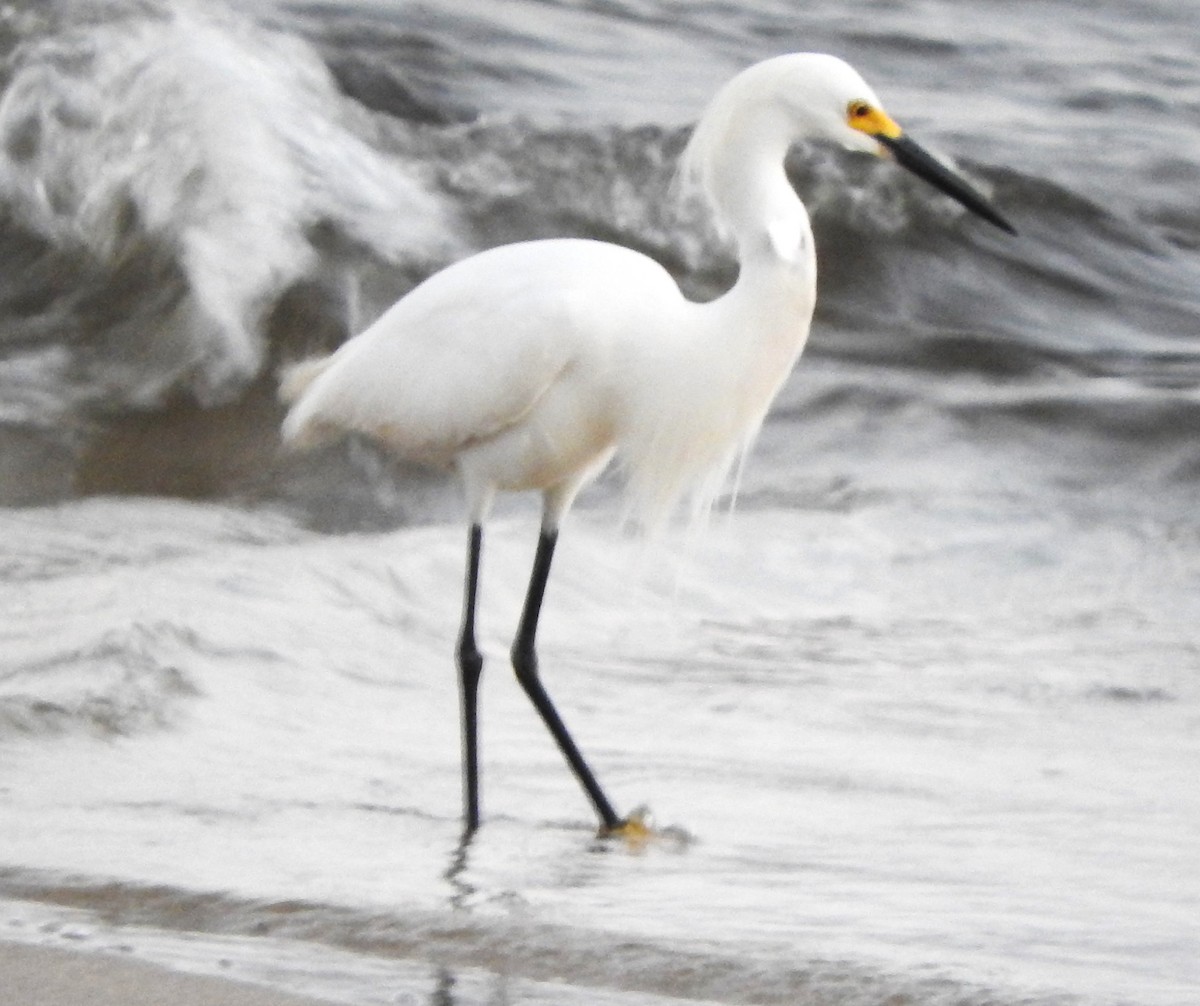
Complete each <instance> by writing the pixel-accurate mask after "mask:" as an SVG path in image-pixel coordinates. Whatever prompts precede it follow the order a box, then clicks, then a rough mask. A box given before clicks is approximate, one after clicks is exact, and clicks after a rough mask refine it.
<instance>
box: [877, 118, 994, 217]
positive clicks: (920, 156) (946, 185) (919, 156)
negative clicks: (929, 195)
mask: <svg viewBox="0 0 1200 1006" xmlns="http://www.w3.org/2000/svg"><path fill="white" fill-rule="evenodd" d="M875 139H877V140H878V141H879V142H880V143H882V144H883V145H884V146H885V147H887V149H888V150H890V151H891V153H892V156H893V157H894V158H895V159H896V163H898V164H899V165H901V167H905V168H908V170H909V171H911V172H912V173H913V174H914V175H917V176H918V177H919V178H924V179H925V181H927V182H929V184H930V185H932V186H934V188H937V189H940V190H941V191H942V192H944V193H946V195H948V196H949V197H950V198H951V199H954V200H957V201H958V202H959V203H961V204H962V205H963V206H965V207H966V208H967V209H969V210H970V211H971V212H972V213H975V214H978V215H979V216H981V217H983V219H984V220H986V221H988V223H991V224H995V225H996V226H997V227H999V228H1000V229H1001V230H1002V231H1007V232H1008V233H1009V234H1016V233H1017V229H1016V228H1015V227H1013V225H1012V224H1010V223H1009V222H1008V221H1007V220H1005V219H1004V217H1002V216H1001V215H1000V214H999V213H998V212H996V209H995V208H994V207H993V206H992V204H991V203H989V202H988V201H987V199H985V198H984V197H983V195H982V194H981V193H979V192H978V191H976V190H975V189H974V188H973V187H972V186H971V185H970V184H969V183H968V182H967V181H966V180H965V179H963V178H960V177H959V176H958V175H956V174H955V173H954V172H953V171H951V170H950V169H949V168H948V167H946V165H944V164H943V163H942V162H941V161H939V160H938V159H937V158H935V157H934V156H933V155H932V154H930V153H929V152H928V151H927V150H925V149H924V148H923V147H922V146H920V144H918V143H915V142H914V141H912V140H910V139H909V138H908V137H907V136H896V137H892V136H884V135H883V134H882V133H879V134H876V135H875Z"/></svg>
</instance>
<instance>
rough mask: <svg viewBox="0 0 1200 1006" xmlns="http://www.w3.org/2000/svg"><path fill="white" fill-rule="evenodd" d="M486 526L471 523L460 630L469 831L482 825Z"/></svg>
mask: <svg viewBox="0 0 1200 1006" xmlns="http://www.w3.org/2000/svg"><path fill="white" fill-rule="evenodd" d="M482 547H483V529H482V528H481V527H480V526H479V525H478V524H473V525H471V538H470V544H469V546H468V550H467V576H466V585H465V586H464V588H463V620H462V629H461V630H460V631H459V634H458V650H457V656H458V684H459V691H460V694H461V697H462V738H463V804H464V818H465V820H464V824H465V827H466V831H467V833H468V834H469V833H471V832H473V831H475V829H476V828H478V827H479V715H478V705H479V676H480V674H482V673H483V654H481V653H480V652H479V647H478V646H476V645H475V597H476V594H477V592H478V589H479V554H480V551H481V550H482Z"/></svg>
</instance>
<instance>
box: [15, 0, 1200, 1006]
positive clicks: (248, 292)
mask: <svg viewBox="0 0 1200 1006" xmlns="http://www.w3.org/2000/svg"><path fill="white" fill-rule="evenodd" d="M1197 27H1200V24H1198V23H1197V21H1196V14H1195V11H1193V10H1192V9H1191V7H1190V6H1188V5H1186V4H1182V5H1181V4H1177V3H1166V2H1162V0H1151V2H1147V3H1144V4H1141V5H1139V6H1138V7H1136V8H1130V7H1129V6H1128V5H1125V4H1117V3H1110V2H1100V3H1097V2H1092V3H1089V4H1082V3H1078V2H1067V0H1047V2H1041V3H1038V4H1025V5H1010V6H1007V7H997V6H996V5H994V4H984V3H981V2H974V0H969V2H967V3H965V4H964V3H955V4H950V3H945V2H937V0H933V2H921V0H869V2H864V3H859V4H856V5H853V6H848V5H847V6H842V5H810V6H807V7H805V6H803V5H796V4H790V3H781V2H776V0H747V2H740V3H722V2H713V3H704V4H697V3H683V2H669V0H626V2H571V0H537V2H534V0H527V2H515V0H504V2H500V3H495V4H490V5H477V4H468V3H455V2H449V0H440V2H426V3H421V4H409V3H401V2H384V0H326V2H311V3H300V2H285V0H252V2H243V3H240V4H226V3H224V2H210V3H206V4H191V3H186V2H182V0H90V2H85V0H52V2H44V0H26V2H18V3H6V4H3V5H0V54H2V56H3V70H2V76H0V85H2V88H3V92H2V95H0V249H2V251H3V262H4V268H3V270H0V501H3V503H4V504H5V506H6V509H4V510H3V511H0V527H2V529H3V533H2V535H0V571H2V574H3V575H2V577H0V592H2V596H3V610H4V611H5V612H6V614H7V617H6V618H5V619H4V621H3V624H2V625H0V808H2V811H0V894H2V895H3V896H4V897H5V898H6V899H7V900H6V901H4V902H3V911H0V920H2V921H0V938H8V939H17V940H28V941H34V942H56V941H62V940H68V941H70V942H71V943H72V944H73V945H77V946H81V947H85V948H91V949H95V950H98V951H99V950H107V951H110V952H118V951H120V952H126V953H134V954H139V955H142V956H145V957H148V958H150V959H159V960H164V961H167V962H168V963H171V964H172V965H173V966H177V967H183V968H193V969H199V970H210V971H221V972H222V973H232V974H236V975H239V976H243V977H250V978H252V979H253V980H256V981H262V982H266V983H268V984H273V985H278V986H280V987H287V988H292V989H296V990H299V991H307V992H311V993H319V994H322V995H326V996H328V997H330V998H333V999H335V1000H337V1001H344V1002H347V1003H395V1002H421V1003H424V1002H429V1003H439V1004H443V1006H445V1004H446V1003H454V1004H458V1006H466V1004H471V1003H489V1004H490V1003H510V1002H511V1003H518V1002H519V1003H534V1002H543V1001H545V1002H557V1003H573V1002H578V1003H608V1002H612V1003H614V1004H642V1006H654V1004H657V1003H659V1002H670V1001H679V1000H684V1001H714V1002H728V1003H829V1004H838V1006H842V1004H859V1003H863V1004H866V1003H901V1002H921V1003H972V1004H974V1003H978V1004H983V1003H1005V1004H1007V1003H1018V1002H1019V1003H1058V1002H1087V1003H1101V1004H1116V1003H1130V1004H1139V1006H1142V1004H1144V1006H1165V1004H1179V1006H1182V1004H1184V1003H1193V1002H1195V1001H1196V1000H1197V998H1198V997H1200V964H1198V963H1197V962H1198V961H1200V931H1198V927H1197V923H1196V918H1197V914H1198V910H1200V872H1198V871H1197V869H1196V866H1195V863H1196V848H1197V842H1198V838H1200V796H1198V793H1200V787H1198V786H1197V782H1198V781H1200V768H1198V766H1200V637H1198V633H1197V628H1196V627H1197V625H1198V624H1200V526H1198V524H1197V519H1196V508H1195V500H1196V491H1197V487H1198V485H1200V454H1198V450H1200V449H1198V447H1197V423H1198V420H1200V395H1198V393H1197V392H1198V388H1200V338H1198V329H1200V325H1198V320H1200V208H1198V203H1197V200H1196V192H1197V191H1198V189H1200V62H1198V56H1200V52H1198V48H1197V46H1198V43H1197V41H1196V39H1197V37H1198V36H1197V32H1196V29H1197ZM801 49H815V50H824V51H830V52H835V53H838V54H839V55H842V56H844V57H846V58H847V59H849V60H850V61H851V62H852V63H854V64H855V65H856V66H857V67H858V68H859V69H860V70H862V71H863V73H864V75H865V76H866V77H867V78H868V79H869V80H870V81H871V82H872V83H873V84H874V85H875V86H876V89H877V90H878V91H879V92H880V94H881V96H882V98H883V100H884V101H885V103H886V104H887V106H888V108H889V111H891V112H892V114H893V115H895V116H896V117H897V118H898V119H899V120H900V121H901V122H902V123H903V124H905V125H906V126H908V127H909V129H910V130H911V132H912V133H913V134H914V135H915V136H917V137H918V138H919V139H921V140H922V141H923V142H925V143H927V144H928V145H930V146H932V147H933V148H934V149H937V150H939V151H942V152H944V153H947V154H950V155H953V156H954V157H956V158H957V159H958V163H959V165H960V167H961V168H962V169H963V170H964V171H965V172H967V173H968V174H969V175H970V176H971V177H972V178H973V179H975V180H976V181H977V182H978V183H979V184H980V185H981V186H983V187H985V188H986V189H988V190H989V191H991V192H992V194H993V198H994V199H995V201H996V203H997V204H998V205H999V206H1001V207H1002V208H1003V211H1004V212H1005V214H1006V215H1008V216H1010V217H1011V218H1012V219H1013V222H1014V223H1015V224H1016V225H1017V227H1018V228H1019V229H1020V231H1021V237H1020V239H1019V240H1015V241H1014V240H1011V239H1009V238H1008V237H1006V236H1005V235H1002V234H1000V233H999V232H995V233H993V232H992V230H991V229H990V228H986V227H983V226H980V225H978V224H977V222H975V221H973V220H970V219H969V218H966V217H964V216H963V215H962V214H961V213H960V212H959V211H958V210H957V208H956V207H954V206H953V205H952V204H950V203H948V202H947V201H946V200H944V199H943V198H941V197H940V196H938V195H937V194H936V193H933V192H932V191H931V190H928V189H927V188H924V187H922V186H920V184H919V183H916V182H913V181H911V180H910V179H909V178H908V177H907V176H905V175H903V173H901V172H898V171H896V170H895V169H894V167H892V166H890V165H888V164H886V163H884V162H878V163H876V162H874V161H873V160H872V159H869V158H867V159H861V158H856V157H853V156H851V155H847V154H843V153H841V152H838V151H833V150H829V149H824V148H817V147H813V148H800V149H797V150H796V151H794V152H793V155H792V157H791V159H790V162H789V169H790V171H791V174H792V176H793V180H794V182H795V184H796V186H797V189H798V191H799V192H800V193H801V194H802V196H803V198H804V199H805V201H806V202H807V203H808V205H809V207H810V210H811V211H812V214H813V218H814V225H815V229H816V231H817V238H818V253H819V259H820V265H821V278H820V302H819V306H818V313H817V319H816V322H815V326H814V331H813V338H812V340H811V342H810V345H809V348H808V350H807V351H806V354H805V357H804V359H803V360H802V362H801V364H800V366H799V367H798V368H797V370H796V372H795V374H794V375H793V377H792V379H791V380H790V382H789V383H788V385H787V387H786V388H785V390H784V392H783V394H782V396H781V398H780V400H779V402H778V404H777V406H776V408H775V410H774V411H773V413H772V416H771V418H770V420H769V421H768V424H767V426H766V428H765V429H764V432H763V436H762V437H761V439H760V442H759V445H758V447H757V448H756V450H755V452H754V454H753V456H752V457H751V458H750V460H749V462H748V464H747V466H746V470H745V474H744V477H743V483H742V490H741V493H740V495H739V499H738V503H737V507H736V509H735V510H734V512H733V513H732V515H731V516H730V517H728V518H725V517H718V518H717V519H716V520H715V521H714V523H713V526H712V527H711V528H710V530H709V533H708V534H707V535H705V536H703V537H701V538H699V539H695V538H691V537H687V536H686V535H682V536H680V537H679V538H675V537H672V536H670V535H668V537H667V538H666V539H664V540H662V541H657V542H650V543H646V542H642V541H639V540H636V539H634V538H631V537H629V536H628V535H626V534H624V533H623V532H622V531H621V529H620V521H619V507H618V506H617V505H615V504H614V497H615V489H616V486H615V485H614V484H613V483H612V482H610V481H607V480H602V481H601V483H600V484H598V485H597V486H596V487H594V488H593V489H592V490H590V491H589V492H588V493H586V494H585V495H584V497H583V498H582V500H581V506H580V511H579V512H578V514H577V515H576V516H574V517H573V519H572V522H571V523H570V524H569V525H568V533H567V534H565V535H564V539H563V547H562V553H561V557H560V559H559V562H558V565H557V567H556V570H555V576H554V579H553V582H552V585H551V589H550V594H549V599H548V603H547V611H546V617H545V623H544V631H543V640H544V642H543V664H544V668H545V674H546V679H547V682H548V684H549V686H550V688H551V689H552V691H553V692H554V693H555V694H556V696H557V697H558V698H559V701H560V703H561V705H562V707H563V709H564V714H565V715H566V717H567V719H568V721H569V722H571V723H572V725H573V727H574V729H575V731H576V733H577V735H578V737H579V739H580V741H581V744H582V746H583V747H584V749H585V750H587V751H588V752H589V753H590V754H591V757H592V759H593V761H594V763H595V766H596V768H597V771H598V773H599V774H600V776H601V778H602V779H603V780H604V782H605V784H606V787H607V788H608V789H609V790H610V792H611V795H612V796H613V797H614V799H615V800H616V801H617V802H618V804H619V806H620V807H621V809H623V810H629V809H631V808H632V807H633V806H634V805H636V804H640V803H644V804H646V805H648V806H649V808H650V809H651V812H652V814H653V817H654V820H655V821H656V822H657V823H658V824H659V825H660V826H664V827H665V828H666V832H665V835H664V837H663V838H662V839H661V840H660V841H659V842H656V843H653V844H651V845H650V846H648V847H647V848H645V849H642V850H640V851H639V852H637V853H633V852H629V851H627V850H623V849H621V850H618V849H614V848H611V847H608V846H605V845H602V844H597V843H596V842H595V841H594V840H593V838H592V835H593V828H594V825H593V822H592V820H591V815H590V810H589V808H588V806H587V804H586V802H585V801H584V800H583V798H582V796H581V795H580V793H579V792H578V790H577V788H576V787H575V785H574V783H573V781H572V780H571V779H570V777H569V775H568V774H567V772H566V770H565V768H563V767H562V765H561V764H560V759H559V757H558V754H557V752H556V751H555V749H554V748H553V745H552V743H551V742H550V740H549V739H548V738H547V737H546V736H545V735H544V732H543V731H542V729H541V727H540V725H539V724H538V722H537V721H536V718H535V716H534V715H532V713H531V711H530V710H529V709H528V708H527V707H526V705H525V703H524V701H523V699H522V698H521V697H520V695H519V692H518V690H517V689H516V688H515V686H514V685H513V682H512V681H511V677H510V675H509V674H508V673H507V671H506V669H505V667H504V657H505V653H506V650H507V646H508V641H509V637H510V636H511V633H512V630H513V626H514V625H515V621H516V615H517V609H518V605H519V603H520V599H521V597H522V596H523V589H524V582H525V579H526V576H527V571H528V566H529V563H530V561H531V557H532V549H533V539H534V537H535V535H536V502H535V501H531V500H522V499H516V500H512V501H508V502H507V503H506V505H505V507H504V508H503V516H502V519H501V520H500V521H499V522H498V523H497V527H496V530H495V532H494V533H493V534H492V535H491V537H490V541H489V552H488V556H487V560H486V566H485V580H484V598H483V601H484V609H483V612H484V614H483V618H484V641H485V644H486V649H487V651H488V653H489V656H490V657H491V658H492V659H491V661H490V669H489V671H488V673H487V674H486V675H485V686H484V703H485V705H484V714H483V715H484V765H485V777H486V783H485V794H484V796H485V812H486V814H487V824H486V825H485V827H484V828H483V829H482V831H481V832H480V833H479V835H478V836H477V837H476V839H475V841H474V842H472V843H471V844H470V845H469V846H468V847H462V846H461V845H460V843H459V830H460V829H459V819H458V816H459V810H460V808H459V800H460V790H459V776H458V772H459V766H458V726H457V692H456V685H455V680H454V672H453V661H452V650H453V638H454V633H455V629H456V625H457V620H458V607H459V591H460V581H461V575H462V564H463V550H464V544H465V534H464V531H463V529H462V526H461V515H460V501H459V498H458V493H457V490H456V488H455V486H454V485H453V484H451V483H449V482H446V481H443V480H441V479H440V478H437V477H433V476H430V475H428V474H426V473H421V472H417V471H413V470H408V469H404V468H402V467H400V466H397V465H396V464H394V463H393V462H392V461H390V460H389V459H387V458H386V457H384V456H383V455H381V454H380V453H379V452H378V451H376V450H375V449H374V448H373V447H372V446H371V445H370V444H368V443H365V442H357V441H354V442H346V443H342V444H338V445H336V446H333V447H330V448H328V449H326V450H324V451H322V452H320V453H319V454H317V455H315V456H312V457H307V458H299V459H294V458H293V459H282V458H280V457H279V456H278V454H277V445H278V438H277V426H278V420H279V417H280V411H279V408H278V406H277V405H276V404H275V401H274V390H273V388H274V373H275V371H276V369H277V367H278V366H279V364H280V363H281V362H284V361H287V360H291V359H295V358H298V357H301V356H304V355H307V354H309V353H312V352H315V351H319V350H324V349H328V348H331V347H333V346H335V345H337V344H338V343H340V342H341V341H342V340H343V339H345V338H346V337H347V336H349V335H350V334H352V333H354V332H357V331H359V330H361V329H362V328H363V327H364V326H365V325H366V324H368V323H369V322H370V321H371V320H372V319H373V318H374V317H375V316H376V315H378V314H379V313H380V312H381V311H382V310H383V309H384V308H385V307H386V306H387V305H388V304H389V303H390V302H391V301H392V300H394V299H395V298H396V297H397V296H399V295H401V294H402V293H403V292H405V291H406V290H407V289H409V288H410V287H411V286H412V285H413V284H414V283H416V282H418V281H419V280H420V279H421V278H423V277H424V276H426V275H428V274H429V273H430V272H431V271H433V270H435V269H437V268H438V267H440V266H442V265H444V264H446V263H448V262H450V261H452V260H454V259H456V258H458V257H461V256H463V255H465V254H468V253H470V252H472V251H475V250H479V249H482V248H485V247H489V246H491V245H495V244H499V243H503V242H506V241H512V240H520V239H525V238H531V237H538V236H551V235H553V236H561V235H582V236H591V237H599V238H602V239H606V240H613V241H618V242H621V243H623V244H627V245H630V246H632V247H635V248H638V249H640V250H643V251H645V252H647V253H649V254H651V255H653V256H654V257H655V258H657V259H659V260H660V261H662V262H663V263H664V264H665V265H666V266H667V267H668V268H669V269H671V271H672V272H673V273H674V274H675V275H676V276H677V277H678V278H679V281H680V283H681V284H682V285H683V286H684V288H685V289H686V290H687V291H688V292H689V294H691V295H692V296H695V297H698V298H705V297H711V296H713V295H715V294H716V293H718V292H719V291H721V290H722V289H724V287H725V286H726V285H728V284H729V283H730V282H731V280H732V277H733V275H734V266H733V263H732V260H731V259H730V257H729V255H728V252H727V251H726V250H725V249H723V248H722V247H721V246H720V244H719V243H718V242H717V241H716V239H715V237H714V236H713V235H712V234H711V233H710V232H709V230H708V228H707V226H706V222H705V220H704V219H703V216H702V214H700V213H699V212H698V210H697V209H696V208H695V207H692V206H686V205H684V206H680V205H678V204H677V203H676V202H675V201H674V200H673V199H672V198H671V194H670V181H671V175H672V169H673V165H674V160H675V157H676V155H677V153H678V151H679V150H680V149H681V147H682V144H683V142H684V141H685V139H686V136H687V131H688V128H689V124H690V123H691V122H693V121H694V119H695V117H696V115H697V114H698V113H699V111H700V109H701V108H702V107H703V105H704V103H705V102H706V100H707V99H708V97H709V96H710V95H711V94H712V92H713V91H714V90H715V89H716V87H717V86H719V85H720V84H721V83H722V82H723V81H724V80H725V79H727V78H728V77H729V76H730V75H731V74H732V73H734V72H736V70H737V69H739V68H741V67H742V66H744V65H746V64H747V63H749V62H752V61H754V60H756V59H759V58H763V57H766V56H769V55H774V54H777V53H779V52H784V51H793V50H801Z"/></svg>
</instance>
